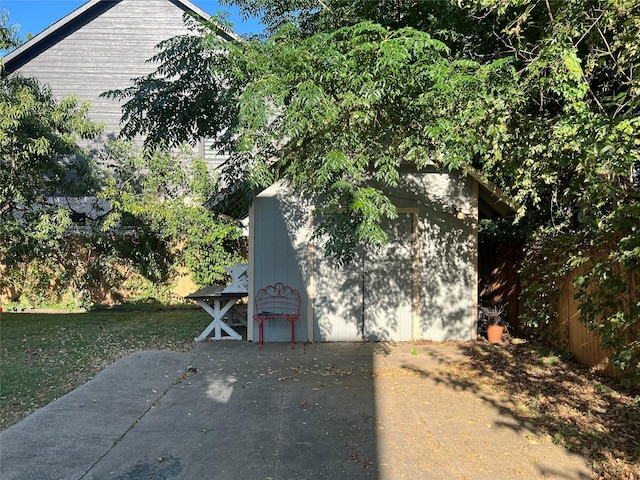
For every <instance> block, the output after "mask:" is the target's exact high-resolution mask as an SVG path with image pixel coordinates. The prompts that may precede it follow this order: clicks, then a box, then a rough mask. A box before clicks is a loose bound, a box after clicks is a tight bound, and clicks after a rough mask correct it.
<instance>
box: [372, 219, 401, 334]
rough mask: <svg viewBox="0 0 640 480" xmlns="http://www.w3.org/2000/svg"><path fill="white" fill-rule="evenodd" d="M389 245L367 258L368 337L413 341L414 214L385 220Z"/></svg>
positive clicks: (384, 225)
mask: <svg viewBox="0 0 640 480" xmlns="http://www.w3.org/2000/svg"><path fill="white" fill-rule="evenodd" d="M382 226H383V228H384V229H385V231H386V232H387V234H388V235H389V243H388V244H387V245H386V246H384V247H382V248H381V249H373V248H369V249H367V250H368V251H367V253H366V254H365V258H364V294H363V301H364V337H365V338H367V339H368V340H374V341H384V340H394V341H406V340H412V338H413V302H412V292H413V274H412V265H413V214H411V213H399V214H398V218H397V219H395V220H384V223H383V225H382Z"/></svg>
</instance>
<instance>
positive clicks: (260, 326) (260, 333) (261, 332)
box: [258, 321, 264, 350]
mask: <svg viewBox="0 0 640 480" xmlns="http://www.w3.org/2000/svg"><path fill="white" fill-rule="evenodd" d="M263 324H264V322H262V321H258V350H260V349H262V344H263V343H264V328H263Z"/></svg>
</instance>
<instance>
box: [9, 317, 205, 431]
mask: <svg viewBox="0 0 640 480" xmlns="http://www.w3.org/2000/svg"><path fill="white" fill-rule="evenodd" d="M210 320H211V318H210V317H209V316H208V315H207V314H206V313H205V312H204V311H202V310H200V309H195V308H188V309H187V308H183V309H171V310H108V311H96V312H86V313H66V314H62V313H56V314H41V313H38V314H32V313H0V365H1V368H0V430H4V429H6V428H8V427H10V426H11V425H13V424H15V423H17V422H18V421H20V420H21V419H23V418H24V417H26V416H27V415H29V414H31V413H32V412H34V411H35V410H37V409H38V408H41V407H43V406H44V405H46V404H48V403H50V402H51V401H53V400H55V399H56V398H58V397H61V396H62V395H64V394H66V393H67V392H70V391H71V390H73V389H75V388H77V387H79V386H80V385H82V384H83V383H85V382H87V381H88V380H90V379H91V378H93V377H94V376H95V375H96V374H97V373H98V372H100V371H101V370H103V369H104V368H105V367H106V366H108V365H110V364H111V363H113V362H115V361H116V360H118V359H120V358H123V357H126V356H127V355H130V354H132V353H134V352H137V351H141V350H175V351H188V350H190V349H191V348H193V338H194V337H195V336H197V335H198V334H199V333H200V332H201V331H202V330H203V329H204V328H205V327H206V326H207V325H208V323H209V321H210Z"/></svg>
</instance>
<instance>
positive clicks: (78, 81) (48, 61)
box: [19, 0, 188, 147]
mask: <svg viewBox="0 0 640 480" xmlns="http://www.w3.org/2000/svg"><path fill="white" fill-rule="evenodd" d="M183 13H184V11H183V10H182V9H181V8H179V7H178V6H176V5H175V4H174V3H172V2H170V1H169V0H122V1H121V2H119V3H117V4H115V5H114V6H113V7H112V8H110V9H108V10H107V11H106V12H104V13H102V14H101V15H100V16H98V17H96V18H93V19H92V20H91V21H90V22H88V23H86V24H85V25H84V26H82V27H81V28H79V29H77V30H75V31H73V32H72V33H71V34H69V35H68V36H67V37H65V38H64V39H62V40H61V41H59V42H58V43H56V44H55V45H53V46H51V47H50V48H49V49H47V50H45V51H44V52H42V53H41V54H40V55H38V56H37V57H35V58H33V59H32V60H31V61H30V62H28V63H26V64H25V65H23V66H22V67H21V68H20V69H19V73H20V74H22V75H24V76H31V77H36V78H38V79H39V80H40V81H41V82H42V83H46V84H49V85H50V86H51V88H52V90H53V93H54V95H55V96H56V97H57V98H58V99H60V98H62V97H65V96H76V97H78V98H80V100H82V101H85V100H86V101H89V102H91V104H92V107H91V110H90V114H89V117H90V119H91V120H94V121H97V122H100V123H105V124H106V129H105V133H104V135H103V137H102V140H104V139H106V138H109V137H111V136H114V135H117V133H118V132H119V131H120V117H121V105H120V103H119V102H117V101H115V100H109V99H105V98H100V97H99V96H100V94H101V93H103V92H105V91H108V90H114V89H121V88H125V87H127V86H129V85H130V83H131V82H130V80H131V79H132V78H135V77H139V76H142V75H147V74H148V73H151V72H152V71H153V70H155V67H156V65H154V64H150V63H146V60H147V59H149V58H150V57H152V56H153V55H154V54H156V53H157V50H156V49H155V46H156V45H157V44H158V43H159V42H160V41H162V40H165V39H168V38H170V37H173V36H176V35H180V34H185V33H187V32H188V31H187V29H186V28H185V26H184V24H183V21H182V15H183ZM86 146H89V147H95V146H96V144H95V143H94V144H90V145H86Z"/></svg>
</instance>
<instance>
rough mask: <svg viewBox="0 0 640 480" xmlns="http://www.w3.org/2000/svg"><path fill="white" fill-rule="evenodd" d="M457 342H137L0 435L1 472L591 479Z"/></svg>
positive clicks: (129, 478) (11, 479)
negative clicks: (475, 372) (469, 376)
mask: <svg viewBox="0 0 640 480" xmlns="http://www.w3.org/2000/svg"><path fill="white" fill-rule="evenodd" d="M464 358H465V350H464V348H463V347H462V346H459V345H457V344H439V343H400V344H386V343H323V344H309V345H303V344H297V345H296V348H295V350H293V351H292V350H291V348H290V345H285V344H274V343H267V344H265V345H264V346H263V348H262V350H261V351H258V350H257V348H256V345H255V344H253V343H246V342H239V341H222V342H211V343H201V344H198V345H197V346H196V347H195V348H194V350H193V351H192V352H189V353H176V352H140V353H137V354H134V355H132V356H130V357H127V358H125V359H123V360H120V361H119V362H116V363H115V364H113V365H112V366H110V367H108V368H107V369H106V370H104V371H103V372H102V373H100V374H99V375H98V376H96V378H94V379H93V380H91V381H90V382H88V383H87V384H85V385H83V386H82V387H80V388H78V389H77V390H75V391H73V392H71V393H69V394H68V395H66V396H64V397H62V398H60V399H58V400H56V401H55V402H53V403H51V404H50V405H48V406H46V407H45V408H43V409H41V410H39V411H38V412H36V413H34V414H33V415H31V416H29V417H28V418H26V419H25V420H23V421H22V422H20V423H18V424H17V425H14V426H13V427H10V428H9V429H7V430H5V431H4V432H2V433H0V478H2V479H3V480H17V479H25V480H27V479H28V480H33V479H118V480H138V479H140V480H141V479H145V480H147V479H153V480H169V479H198V480H200V479H224V480H234V479H238V480H240V479H242V480H247V479H256V480H266V479H274V480H285V479H331V480H340V479H349V480H353V479H360V478H362V479H380V480H396V479H446V480H451V479H473V480H479V479H491V480H495V479H536V478H553V479H587V478H590V477H589V470H588V468H587V467H586V465H585V462H586V459H585V458H583V457H581V456H579V455H575V454H571V453H569V452H568V451H566V450H565V449H563V448H562V447H559V446H557V445H554V444H552V443H550V442H543V441H541V440H540V438H539V437H538V436H537V435H536V434H535V430H534V429H533V426H531V425H528V424H527V423H526V422H525V421H524V420H522V419H519V418H516V417H514V416H512V415H510V414H508V413H507V410H506V409H505V408H504V406H505V403H504V402H505V401H506V399H505V398H502V397H501V396H500V395H498V394H496V393H494V392H490V391H483V390H481V389H478V387H476V386H475V385H473V384H471V383H468V382H466V381H465V380H464V379H460V378H459V377H456V376H455V375H453V374H452V373H450V369H448V368H447V367H448V365H450V364H451V363H452V362H457V361H460V360H463V359H464Z"/></svg>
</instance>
